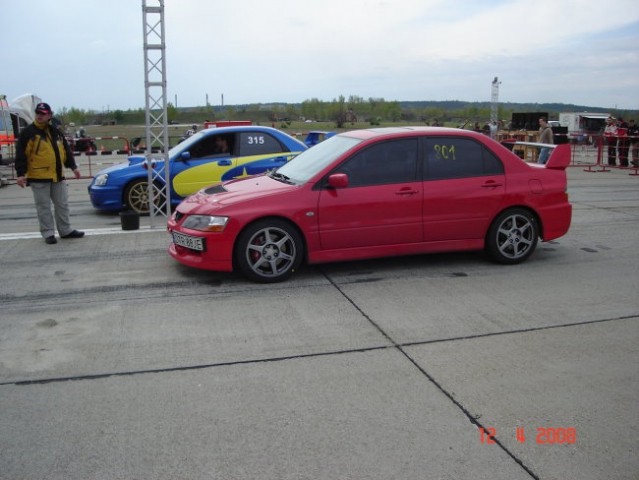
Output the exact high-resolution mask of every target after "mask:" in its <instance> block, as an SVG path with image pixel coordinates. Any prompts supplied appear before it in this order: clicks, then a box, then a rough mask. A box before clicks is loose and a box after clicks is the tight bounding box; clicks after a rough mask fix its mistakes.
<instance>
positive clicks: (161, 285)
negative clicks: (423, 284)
mask: <svg viewBox="0 0 639 480" xmlns="http://www.w3.org/2000/svg"><path fill="white" fill-rule="evenodd" d="M319 271H320V273H321V274H322V275H323V276H324V278H326V280H327V281H328V284H329V285H330V286H332V288H334V289H335V290H336V291H337V292H339V294H340V295H342V296H343V297H344V299H346V300H347V301H348V302H349V303H350V304H351V305H352V306H353V308H355V309H356V310H357V311H358V312H359V313H360V314H361V315H362V317H363V318H365V319H366V321H367V322H368V323H369V324H370V325H372V326H373V327H374V328H375V329H376V330H377V331H378V332H379V333H380V334H381V335H382V336H383V337H384V338H385V339H386V340H387V341H388V342H389V345H378V346H371V347H364V348H355V349H346V350H335V351H324V352H314V353H306V354H297V355H287V356H280V357H268V358H254V359H246V360H234V361H227V362H217V363H209V364H197V365H183V366H175V367H167V368H156V369H145V370H132V371H123V372H105V373H97V374H88V375H74V376H66V377H52V378H40V379H28V380H27V379H25V380H13V381H9V382H0V387H2V386H29V385H43V384H50V383H61V382H70V381H87V380H88V381H90V380H100V379H105V378H112V377H130V376H135V375H146V374H162V373H171V372H185V371H194V370H204V369H211V368H218V367H229V366H238V365H251V364H260V363H274V362H283V361H290V360H300V359H309V358H321V357H328V356H335V355H344V354H355V353H365V352H372V351H383V350H396V351H398V352H400V353H401V355H403V356H404V357H405V358H406V360H408V362H410V363H411V364H412V365H413V366H414V367H415V368H416V369H417V370H418V371H419V372H420V373H421V374H422V375H423V376H424V377H425V378H426V379H427V380H428V382H430V383H431V384H433V385H434V386H435V387H436V388H437V389H438V390H439V391H440V392H441V393H442V394H443V395H444V396H445V397H446V398H447V399H448V400H449V401H450V402H452V403H453V404H454V405H455V407H457V409H459V411H461V412H462V414H463V415H464V416H465V417H466V418H467V419H468V420H469V421H470V423H471V424H472V425H474V426H476V427H477V428H478V429H480V428H483V429H485V430H487V427H486V426H484V425H483V424H482V423H481V422H480V421H479V419H478V417H476V416H474V415H473V414H472V413H471V412H470V410H469V409H468V408H467V407H466V406H465V405H464V404H463V403H461V402H460V401H459V400H457V399H456V398H455V397H454V395H453V394H452V393H451V392H450V391H448V390H447V389H446V388H445V387H444V385H443V384H442V383H440V382H439V381H438V380H437V379H436V378H435V377H434V376H433V375H432V374H430V373H429V372H428V371H427V370H426V369H425V368H424V367H422V366H421V365H420V364H419V363H418V361H417V360H415V359H414V358H413V357H412V356H411V355H410V354H409V353H408V352H407V351H406V348H408V347H414V346H422V345H430V344H434V343H445V342H461V341H468V340H473V339H477V338H485V337H494V336H500V335H513V334H522V333H528V332H536V331H544V330H552V329H557V328H570V327H575V326H583V325H591V324H598V323H605V322H614V321H621V320H628V319H639V313H638V314H634V315H627V316H622V317H616V318H605V319H598V320H589V321H583V322H571V323H565V324H560V325H549V326H542V327H531V328H525V329H516V330H507V331H500V332H491V333H484V334H476V335H468V336H458V337H449V338H440V339H433V340H424V341H415V342H405V343H400V342H397V341H396V340H395V339H394V338H393V337H392V336H391V335H390V334H389V333H388V332H386V331H385V330H384V328H382V327H381V326H380V325H379V324H378V323H377V322H375V321H374V320H373V319H372V318H371V317H370V316H369V315H368V314H367V313H366V312H365V311H364V310H362V308H361V307H360V306H359V305H358V304H357V302H356V301H355V300H353V299H352V298H351V297H350V296H349V295H348V294H347V293H346V292H345V291H344V290H343V289H342V287H341V286H340V285H338V284H337V283H336V282H335V281H334V280H333V279H332V278H331V277H330V276H329V275H328V274H327V273H325V272H324V271H323V270H322V269H321V268H320V269H319ZM446 275H447V276H453V277H456V276H459V277H462V276H466V274H464V273H463V272H461V273H460V272H452V273H450V272H449V273H447V274H446ZM375 281H378V278H368V279H366V278H364V279H352V280H351V281H348V282H346V283H344V285H348V284H356V283H362V282H375ZM194 285H201V282H198V281H197V279H188V280H185V281H175V282H158V283H151V284H146V285H143V286H141V288H143V289H144V290H153V289H161V290H162V292H158V293H157V297H160V296H161V297H167V293H166V289H167V288H176V287H178V288H181V287H188V288H189V290H190V293H189V294H190V295H192V296H200V295H209V296H210V295H211V291H210V290H209V291H201V292H192V289H193V286H194ZM215 286H216V287H220V286H221V285H218V284H216V285H215ZM207 287H209V288H210V287H211V285H210V284H209V285H207ZM203 288H206V287H203ZM273 288H278V287H274V286H273V285H270V286H269V289H271V290H272V289H273ZM280 288H284V287H280ZM300 288H302V287H300ZM303 288H308V285H304V286H303ZM130 289H131V287H130V286H128V285H115V286H113V287H106V288H105V287H101V288H99V289H96V288H89V289H86V290H83V291H81V292H78V291H77V290H76V291H74V293H75V294H76V295H77V294H78V293H80V294H81V295H91V294H95V293H98V292H100V293H114V292H122V291H127V290H129V291H130ZM135 290H136V291H137V295H136V296H135V297H133V298H126V299H118V300H116V301H122V300H124V301H132V300H136V299H137V300H146V301H148V300H149V298H150V297H149V295H140V294H139V287H136V289H135ZM245 290H246V291H252V292H255V289H249V288H247V289H245ZM258 290H263V289H262V288H259V289H258ZM287 290H290V288H288V287H287ZM230 292H233V293H237V292H238V289H237V288H234V287H233V286H230V287H229V288H228V289H226V288H224V289H221V290H217V291H216V292H215V294H216V295H227V294H228V293H230ZM184 294H185V293H184V292H174V293H173V294H171V295H168V296H173V295H181V296H183V295H184ZM36 296H37V297H38V300H45V301H46V300H50V299H52V298H59V296H60V293H59V292H57V293H55V294H41V295H36ZM0 299H1V300H2V301H3V303H5V302H6V301H9V302H11V303H14V304H20V303H21V300H23V299H22V297H15V296H11V295H1V296H0ZM29 300H30V302H29V303H31V304H33V303H34V298H33V295H32V296H31V297H30V298H29ZM54 303H55V302H49V303H48V305H47V306H50V305H52V304H54ZM68 303H75V302H68ZM55 304H56V305H59V303H55ZM491 439H492V440H493V441H494V442H495V444H496V445H497V446H499V448H501V449H502V451H503V452H504V453H505V454H506V455H508V456H509V457H510V458H511V459H512V460H513V461H514V462H515V463H517V464H518V465H519V466H520V467H521V468H522V469H523V470H524V471H525V472H526V473H527V474H528V475H530V477H531V478H533V479H535V480H539V478H540V477H539V476H538V475H537V474H536V473H535V472H534V471H533V470H532V469H531V468H530V467H528V466H527V465H526V464H525V463H524V461H523V460H522V459H521V458H519V457H518V456H517V455H516V454H514V453H513V452H512V451H511V450H510V449H509V448H508V447H507V446H506V445H505V444H504V443H503V442H502V441H501V440H500V439H499V438H498V437H497V436H493V437H491Z"/></svg>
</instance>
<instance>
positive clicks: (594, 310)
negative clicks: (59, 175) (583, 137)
mask: <svg viewBox="0 0 639 480" xmlns="http://www.w3.org/2000/svg"><path fill="white" fill-rule="evenodd" d="M82 168H83V170H85V171H86V170H87V166H86V165H84V166H83V167H82ZM628 173H629V171H627V170H626V171H620V170H615V171H612V172H605V173H591V172H585V171H584V169H583V168H580V167H571V168H569V178H570V181H569V192H570V198H571V201H572V202H573V205H574V218H573V225H572V227H571V230H570V232H569V233H568V234H567V235H566V236H565V237H563V238H561V239H559V240H557V241H554V242H550V243H545V244H540V245H539V247H538V250H537V252H536V253H535V254H534V255H533V257H532V258H531V259H530V260H529V261H528V262H526V263H524V264H522V265H519V266H513V267H505V266H501V265H496V264H493V263H491V262H490V261H488V260H487V259H486V258H485V257H484V256H483V255H482V254H481V253H464V254H455V255H427V256H414V257H404V258H394V259H384V260H375V261H365V262H350V263H341V264H330V265H322V266H314V267H306V268H303V269H302V270H301V271H300V272H298V273H297V274H296V275H295V276H294V277H293V278H292V279H291V280H290V281H288V282H286V283H282V284H277V285H259V284H254V283H250V282H248V281H246V280H244V279H243V278H241V277H239V276H236V275H229V274H221V273H214V272H200V271H195V270H191V269H188V268H185V267H182V266H181V265H179V264H177V263H176V262H175V261H173V260H172V259H171V258H170V257H169V256H168V255H167V253H166V249H167V247H168V244H169V241H170V239H169V236H168V234H167V233H166V232H165V230H164V220H163V219H157V218H156V219H154V222H155V224H154V225H153V228H151V226H150V222H151V219H149V218H148V217H147V218H142V220H141V228H140V229H139V230H136V231H122V229H121V226H120V219H119V217H118V216H117V215H114V214H98V213H96V212H95V211H94V210H93V209H92V208H91V206H90V204H89V201H88V195H87V193H86V186H87V184H88V180H87V179H83V180H78V181H73V182H72V183H71V209H72V214H73V216H72V220H73V223H74V227H75V228H78V229H82V230H85V231H86V232H87V236H86V237H85V238H83V239H79V240H60V241H59V242H58V244H56V245H46V244H45V243H44V242H43V240H42V238H40V236H39V234H38V233H36V230H37V222H36V218H35V210H34V208H33V202H32V198H31V193H30V190H29V189H24V190H22V189H20V188H19V187H17V186H16V185H13V184H11V182H9V183H10V184H9V185H7V186H4V187H2V188H0V207H1V208H0V259H1V267H0V272H1V273H2V275H1V277H0V299H1V304H2V307H1V310H0V479H3V480H5V479H6V480H24V479H44V478H46V479H65V480H69V479H390V478H396V479H490V480H495V479H504V480H519V479H531V478H532V479H575V480H588V479H593V480H595V479H596V480H601V479H634V480H636V479H637V478H639V454H638V453H639V451H638V447H639V441H638V434H637V432H638V431H639V430H638V428H639V408H638V406H639V402H638V401H637V398H638V397H639V368H638V367H639V273H638V272H639V260H638V258H639V257H638V255H637V252H638V240H639V177H637V176H630V175H628Z"/></svg>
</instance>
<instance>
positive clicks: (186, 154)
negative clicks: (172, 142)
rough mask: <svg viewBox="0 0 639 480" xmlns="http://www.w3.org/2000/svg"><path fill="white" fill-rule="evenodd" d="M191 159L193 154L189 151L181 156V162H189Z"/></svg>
mask: <svg viewBox="0 0 639 480" xmlns="http://www.w3.org/2000/svg"><path fill="white" fill-rule="evenodd" d="M190 158H191V152H189V151H188V150H187V151H186V152H182V153H181V154H180V160H189V159H190Z"/></svg>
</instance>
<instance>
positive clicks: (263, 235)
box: [168, 127, 572, 282]
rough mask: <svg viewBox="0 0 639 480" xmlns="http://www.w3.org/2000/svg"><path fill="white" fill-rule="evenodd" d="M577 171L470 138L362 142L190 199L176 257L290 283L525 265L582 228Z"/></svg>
mask: <svg viewBox="0 0 639 480" xmlns="http://www.w3.org/2000/svg"><path fill="white" fill-rule="evenodd" d="M569 162H570V146H569V145H568V144H565V145H557V146H556V148H554V150H553V152H552V154H551V156H550V159H549V160H548V162H547V163H546V164H545V165H538V164H528V163H525V162H524V161H523V160H522V159H520V158H519V157H518V156H517V155H515V154H514V153H512V152H511V151H510V150H509V149H508V148H506V147H504V146H502V145H500V144H499V143H497V142H495V141H494V140H491V139H490V138H488V137H487V136H485V135H482V134H478V133H475V132H471V131H467V130H459V129H450V128H435V127H397V128H379V129H371V130H357V131H350V132H346V133H342V134H340V135H336V136H334V137H332V138H329V139H327V140H325V141H324V142H322V143H319V144H318V145H316V146H314V147H313V148H311V149H309V150H307V151H305V152H303V153H302V154H300V155H299V156H297V157H296V158H294V159H293V160H291V161H290V162H289V163H287V164H286V165H284V166H282V167H280V168H279V169H277V170H274V171H271V172H270V173H267V174H263V175H257V176H252V177H247V178H242V179H236V180H230V181H227V182H223V183H219V184H216V185H213V186H211V187H208V188H205V189H203V190H201V191H199V192H198V193H196V194H193V195H192V196H190V197H188V198H186V199H185V200H183V201H182V203H180V205H179V206H178V207H177V209H176V211H175V212H174V213H173V215H172V216H171V218H170V219H169V222H168V230H169V232H170V233H171V235H172V236H173V243H172V244H171V246H170V247H169V253H170V255H171V256H172V257H173V258H175V259H176V260H177V261H179V262H181V263H183V264H184V265H188V266H191V267H195V268H200V269H207V270H217V271H227V272H229V271H233V270H235V269H237V270H239V271H241V272H242V273H243V274H244V275H246V276H247V277H249V278H250V279H252V280H255V281H259V282H277V281H281V280H284V279H286V278H288V277H289V276H290V275H291V274H292V273H293V271H294V270H295V269H296V268H298V266H299V265H300V264H301V263H302V262H303V261H305V262H307V263H311V264H312V263H321V262H336V261H344V260H359V259H366V258H375V257H386V256H395V255H414V254H422V253H432V252H449V251H462V250H481V249H485V250H486V252H487V253H488V255H489V256H490V257H492V258H493V259H494V260H496V261H497V262H500V263H504V264H514V263H519V262H522V261H524V260H525V259H527V258H528V257H529V256H530V255H531V254H532V253H533V251H534V250H535V247H536V245H537V241H538V239H539V238H541V239H542V240H543V241H548V240H552V239H555V238H558V237H561V236H562V235H564V234H565V233H566V232H567V231H568V228H569V227H570V221H571V216H572V206H571V204H570V203H569V201H568V194H567V191H566V190H567V181H566V171H565V169H566V166H567V165H568V164H569Z"/></svg>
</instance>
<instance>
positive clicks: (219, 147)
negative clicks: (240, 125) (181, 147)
mask: <svg viewBox="0 0 639 480" xmlns="http://www.w3.org/2000/svg"><path fill="white" fill-rule="evenodd" d="M234 137H235V135H234V134H232V133H231V134H225V135H207V136H206V137H204V138H203V139H202V140H200V141H199V142H197V143H196V144H195V145H193V146H192V147H191V148H190V149H189V151H190V152H191V157H193V158H204V157H211V156H213V155H215V156H218V157H219V156H226V155H232V148H233V144H234V140H233V139H234Z"/></svg>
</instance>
